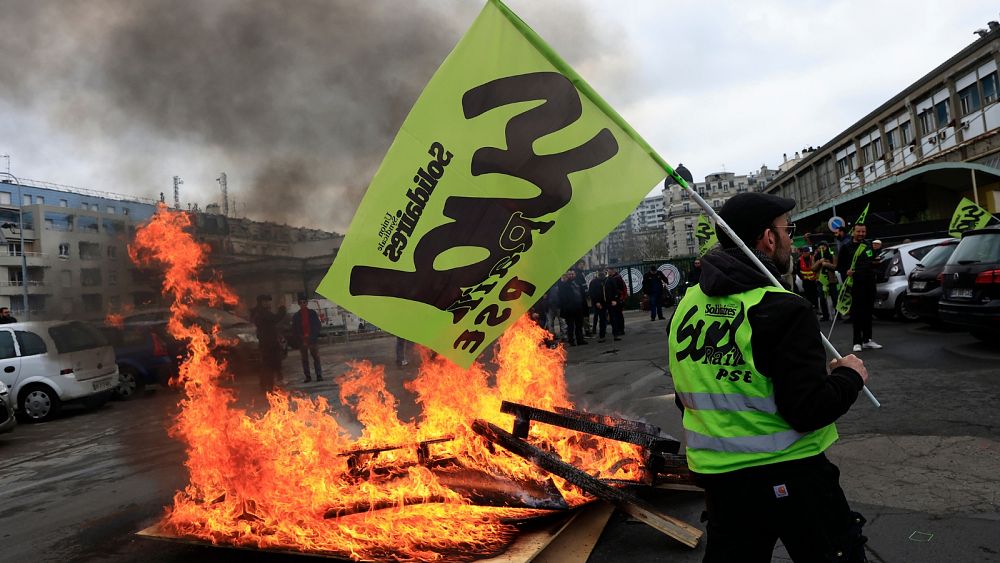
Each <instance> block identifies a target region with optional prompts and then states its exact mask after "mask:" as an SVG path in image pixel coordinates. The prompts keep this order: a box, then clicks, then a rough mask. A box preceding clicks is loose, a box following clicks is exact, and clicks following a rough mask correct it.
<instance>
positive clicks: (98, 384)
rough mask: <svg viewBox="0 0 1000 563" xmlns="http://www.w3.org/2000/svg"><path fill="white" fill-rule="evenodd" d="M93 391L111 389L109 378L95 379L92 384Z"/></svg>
mask: <svg viewBox="0 0 1000 563" xmlns="http://www.w3.org/2000/svg"><path fill="white" fill-rule="evenodd" d="M92 385H93V387H94V391H103V390H105V389H111V380H110V379H105V380H103V381H95V382H94V383H93V384H92Z"/></svg>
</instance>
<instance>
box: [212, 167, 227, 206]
mask: <svg viewBox="0 0 1000 563" xmlns="http://www.w3.org/2000/svg"><path fill="white" fill-rule="evenodd" d="M215 181H216V182H218V183H219V187H221V188H222V214H223V215H224V216H226V217H229V186H228V185H227V184H226V173H225V172H222V173H221V174H219V177H218V178H216V179H215Z"/></svg>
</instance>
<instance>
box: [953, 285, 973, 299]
mask: <svg viewBox="0 0 1000 563" xmlns="http://www.w3.org/2000/svg"><path fill="white" fill-rule="evenodd" d="M951 296H952V297H958V298H959V299H972V288H965V287H963V288H959V289H953V290H951Z"/></svg>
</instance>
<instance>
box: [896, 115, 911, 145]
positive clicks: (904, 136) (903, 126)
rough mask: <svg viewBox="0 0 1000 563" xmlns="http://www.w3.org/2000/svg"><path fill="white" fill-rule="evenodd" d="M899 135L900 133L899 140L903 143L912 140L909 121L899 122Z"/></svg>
mask: <svg viewBox="0 0 1000 563" xmlns="http://www.w3.org/2000/svg"><path fill="white" fill-rule="evenodd" d="M899 135H900V140H901V141H902V143H903V144H904V145H908V144H910V141H912V140H913V133H911V132H910V122H909V121H906V122H904V123H900V124H899Z"/></svg>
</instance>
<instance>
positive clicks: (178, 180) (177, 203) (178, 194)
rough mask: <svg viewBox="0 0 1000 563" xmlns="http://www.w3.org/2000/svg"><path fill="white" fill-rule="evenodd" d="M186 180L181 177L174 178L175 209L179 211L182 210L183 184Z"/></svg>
mask: <svg viewBox="0 0 1000 563" xmlns="http://www.w3.org/2000/svg"><path fill="white" fill-rule="evenodd" d="M183 183H184V180H181V177H180V176H174V209H177V210H179V209H180V208H181V184H183Z"/></svg>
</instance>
